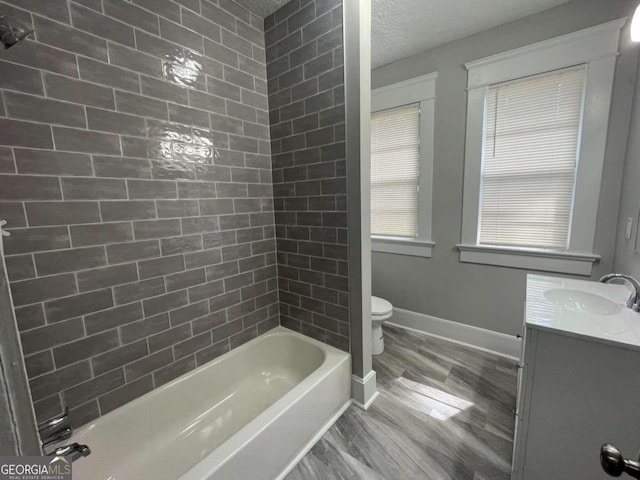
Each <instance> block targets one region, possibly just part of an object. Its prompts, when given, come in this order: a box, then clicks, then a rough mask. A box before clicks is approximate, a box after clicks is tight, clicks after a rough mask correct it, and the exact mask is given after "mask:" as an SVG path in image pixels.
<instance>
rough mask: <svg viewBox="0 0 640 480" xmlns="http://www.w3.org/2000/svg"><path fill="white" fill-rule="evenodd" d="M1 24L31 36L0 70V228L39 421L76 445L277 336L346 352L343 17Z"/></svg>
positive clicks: (105, 12)
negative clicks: (76, 436)
mask: <svg viewBox="0 0 640 480" xmlns="http://www.w3.org/2000/svg"><path fill="white" fill-rule="evenodd" d="M0 13H2V14H9V15H11V16H13V17H14V18H16V19H17V20H18V21H20V22H21V23H23V24H24V25H26V26H28V27H29V28H33V29H34V30H35V38H34V39H28V40H25V41H23V42H21V43H20V44H18V45H16V46H15V47H13V48H12V49H10V50H6V51H0V92H1V93H2V95H1V96H0V218H2V219H6V220H7V221H8V225H7V228H8V229H9V231H10V232H11V236H10V237H8V238H5V251H6V255H7V256H6V262H7V268H8V273H9V279H10V282H11V290H12V294H13V301H14V304H15V313H16V318H17V321H18V327H19V329H20V332H21V341H22V347H23V353H24V355H25V362H26V366H27V372H28V376H29V379H30V386H31V393H32V397H33V401H34V407H35V410H36V415H37V417H38V420H40V421H41V420H44V419H47V418H50V417H52V416H53V415H55V414H57V413H59V412H61V411H62V409H63V407H64V406H69V407H70V409H71V417H72V422H73V424H74V425H76V426H77V425H81V424H84V423H86V422H88V421H90V420H92V419H94V418H96V417H98V416H100V415H102V414H105V413H107V412H109V411H111V410H113V409H115V408H117V407H119V406H120V405H123V404H124V403H127V402H129V401H130V400H133V399H135V398H137V397H139V396H141V395H143V394H145V393H147V392H149V391H151V390H152V389H154V388H157V387H159V386H160V385H163V384H165V383H167V382H169V381H170V380H172V379H174V378H176V377H177V376H179V375H182V374H184V373H186V372H188V371H190V370H193V369H194V368H196V367H197V366H200V365H202V364H204V363H206V362H208V361H209V360H211V359H213V358H215V357H217V356H219V355H221V354H223V353H225V352H227V351H229V350H231V349H233V348H235V347H237V346H240V345H241V344H243V343H245V342H246V341H247V340H250V339H251V338H254V337H256V336H257V335H259V334H261V333H263V332H266V331H268V330H270V329H271V328H273V327H275V326H277V325H279V324H280V323H282V325H284V326H286V327H289V328H293V329H296V330H299V331H301V332H302V333H305V334H307V335H310V336H313V337H315V338H319V339H321V340H322V341H326V342H327V343H330V344H332V345H336V346H339V347H340V348H342V349H344V350H348V346H349V338H348V332H349V328H348V314H347V296H346V284H347V272H348V268H347V264H346V231H347V230H346V212H345V211H344V210H345V203H346V198H345V188H346V187H345V186H344V183H345V182H344V106H343V105H342V104H343V103H344V101H343V96H344V95H343V87H342V77H343V75H342V67H341V65H342V29H341V23H342V22H341V17H342V11H341V2H337V3H336V2H335V1H329V2H327V1H325V0H321V1H318V2H316V3H313V2H311V3H309V2H302V5H301V4H300V3H299V2H298V0H294V1H293V2H291V3H290V4H288V5H286V6H285V7H283V8H282V9H281V10H280V11H279V12H276V14H274V15H273V16H272V17H269V18H267V19H266V23H263V20H262V19H261V18H259V17H257V16H256V15H254V14H252V13H250V12H249V11H248V10H246V9H244V8H243V7H241V6H239V5H238V4H236V3H234V2H232V1H230V0H218V1H216V2H214V1H209V0H179V1H178V0H153V1H149V0H133V1H132V2H128V1H124V0H82V1H81V0H77V1H76V0H74V1H70V0H56V1H47V2H32V1H28V0H12V1H10V2H9V1H0ZM265 24H266V26H267V34H266V41H267V43H268V45H269V48H268V49H267V50H265V34H264V25H265ZM280 36H282V39H281V41H278V39H279V37H280ZM267 60H268V62H267ZM267 63H269V72H270V73H269V82H267ZM285 63H286V65H285ZM287 82H288V83H287ZM268 84H269V85H268ZM268 95H270V97H269V102H271V108H270V110H271V111H270V114H269V106H268ZM287 95H291V97H289V98H290V100H289V101H286V100H287V98H286V96H287ZM269 116H271V125H270V120H269ZM270 126H271V137H273V142H271V140H272V138H271V137H270ZM287 128H289V129H291V130H287ZM272 145H273V148H274V149H275V150H274V153H275V156H274V162H275V165H274V167H275V168H273V169H272V165H271V162H272V158H271V151H270V149H271V146H272ZM287 158H290V159H291V162H293V163H291V164H289V163H287V162H288V161H289V160H287ZM274 187H275V189H276V195H275V207H276V210H277V213H276V215H277V216H276V219H275V221H274V195H273V188H274ZM276 237H278V242H277V247H278V251H279V254H278V255H276ZM279 295H280V304H279V303H278V302H279ZM279 306H280V308H282V310H283V311H282V316H280V311H279Z"/></svg>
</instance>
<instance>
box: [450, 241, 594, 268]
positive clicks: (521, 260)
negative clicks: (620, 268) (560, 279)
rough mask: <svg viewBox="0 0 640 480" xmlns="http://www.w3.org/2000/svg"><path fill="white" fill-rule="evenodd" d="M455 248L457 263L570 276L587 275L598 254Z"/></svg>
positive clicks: (523, 249) (477, 247) (465, 246)
mask: <svg viewBox="0 0 640 480" xmlns="http://www.w3.org/2000/svg"><path fill="white" fill-rule="evenodd" d="M456 247H457V248H458V250H459V251H460V261H461V262H464V263H479V264H482V265H498V266H501V267H510V268H522V269H526V270H539V271H543V272H556V273H568V274H573V275H591V269H592V267H593V264H594V262H597V261H598V260H600V256H599V255H590V254H579V253H570V252H553V251H549V250H535V249H525V248H511V247H491V246H487V245H456Z"/></svg>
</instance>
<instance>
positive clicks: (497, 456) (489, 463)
mask: <svg viewBox="0 0 640 480" xmlns="http://www.w3.org/2000/svg"><path fill="white" fill-rule="evenodd" d="M384 335H385V343H386V345H385V351H384V353H383V354H382V355H378V356H376V357H374V360H373V367H374V370H375V371H376V374H377V378H378V390H379V391H380V396H379V397H378V398H377V399H376V401H375V402H374V404H373V405H372V406H371V407H370V408H369V410H368V411H366V412H365V411H363V410H361V409H359V408H357V407H355V406H352V407H350V408H349V409H348V410H347V411H346V412H345V413H344V415H342V417H340V419H339V420H338V421H337V422H336V423H335V424H334V425H333V426H332V427H331V428H330V429H329V431H328V432H327V433H326V434H325V435H324V436H323V437H322V439H321V440H320V441H319V442H318V443H317V444H316V445H315V446H314V447H313V448H312V449H311V451H310V452H309V453H308V454H307V455H305V457H304V458H303V459H302V460H301V461H300V463H298V465H297V466H296V467H295V468H294V469H293V471H292V472H291V473H290V474H289V475H288V476H287V480H303V479H304V480H309V479H318V480H334V479H335V480H361V479H362V480H396V479H405V480H407V479H430V480H508V479H509V478H510V470H511V450H512V446H513V423H514V420H513V410H514V409H515V403H516V379H517V370H516V363H515V362H512V361H509V360H505V359H504V358H502V357H498V356H495V355H492V354H490V353H486V352H481V351H477V350H474V349H472V348H468V347H464V346H462V345H458V344H455V343H452V342H447V341H446V340H441V339H437V338H433V337H429V336H427V335H421V334H418V333H413V332H408V331H406V330H403V329H399V328H396V327H392V326H388V325H385V326H384Z"/></svg>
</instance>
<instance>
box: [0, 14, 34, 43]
mask: <svg viewBox="0 0 640 480" xmlns="http://www.w3.org/2000/svg"><path fill="white" fill-rule="evenodd" d="M32 33H33V30H29V29H28V28H27V27H25V26H24V25H22V24H21V23H20V22H18V21H17V20H15V19H13V18H11V17H8V16H6V15H0V42H2V44H3V45H4V48H11V47H13V46H14V45H15V44H16V43H18V42H19V41H20V40H24V39H25V38H26V37H27V35H30V34H32Z"/></svg>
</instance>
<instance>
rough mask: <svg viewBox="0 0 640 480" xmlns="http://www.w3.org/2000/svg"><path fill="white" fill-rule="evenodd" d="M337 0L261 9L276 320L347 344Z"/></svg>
mask: <svg viewBox="0 0 640 480" xmlns="http://www.w3.org/2000/svg"><path fill="white" fill-rule="evenodd" d="M342 17H343V12H342V0H315V1H308V0H307V1H305V0H293V1H291V2H289V3H288V4H287V5H285V6H284V7H282V8H281V9H280V10H278V11H277V12H276V13H274V14H273V15H270V16H269V17H267V18H266V19H265V22H264V25H265V38H266V49H267V75H268V85H269V120H270V125H271V152H272V160H273V190H274V197H275V202H274V203H275V220H276V236H277V243H278V283H279V292H280V318H281V322H282V325H283V326H285V327H288V328H290V329H293V330H297V331H299V332H302V333H304V334H305V335H309V336H311V337H314V338H316V339H318V340H320V341H322V342H325V343H328V344H330V345H333V346H335V347H338V348H341V349H343V350H347V351H348V350H349V298H348V294H349V288H348V280H349V279H348V276H349V265H348V249H347V195H346V193H347V182H346V161H345V102H344V55H343V31H342Z"/></svg>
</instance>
